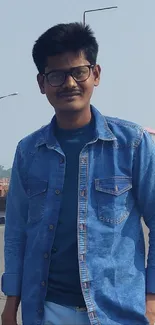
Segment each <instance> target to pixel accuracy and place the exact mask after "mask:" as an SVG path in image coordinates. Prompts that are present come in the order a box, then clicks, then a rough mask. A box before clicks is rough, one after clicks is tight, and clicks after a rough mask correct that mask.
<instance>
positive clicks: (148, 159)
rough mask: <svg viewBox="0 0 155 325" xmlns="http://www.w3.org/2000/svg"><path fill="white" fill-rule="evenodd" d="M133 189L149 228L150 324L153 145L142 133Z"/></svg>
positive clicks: (154, 310) (153, 314)
mask: <svg viewBox="0 0 155 325" xmlns="http://www.w3.org/2000/svg"><path fill="white" fill-rule="evenodd" d="M133 166H134V167H133V189H134V194H135V197H136V199H137V203H138V205H139V209H140V211H141V213H142V215H143V217H144V221H145V223H146V225H147V227H148V228H149V230H150V232H149V254H148V262H147V269H146V310H147V317H148V319H149V320H150V324H151V325H152V324H154V322H155V144H154V142H153V140H152V139H151V137H150V135H149V134H148V133H147V132H145V131H144V134H143V137H142V140H141V143H140V144H139V146H138V147H137V148H136V151H135V157H134V165H133Z"/></svg>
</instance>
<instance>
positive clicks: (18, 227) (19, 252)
mask: <svg viewBox="0 0 155 325" xmlns="http://www.w3.org/2000/svg"><path fill="white" fill-rule="evenodd" d="M21 174H22V158H21V151H20V144H18V146H17V149H16V153H15V157H14V162H13V167H12V175H11V180H10V185H9V191H8V195H7V204H6V222H5V234H4V261H5V271H4V274H3V275H2V281H1V286H2V291H3V292H4V294H5V295H6V296H20V295H21V285H22V271H23V260H24V251H25V244H26V232H25V226H26V218H27V213H28V199H27V196H26V193H25V191H24V188H23V185H22V180H21V176H20V175H21Z"/></svg>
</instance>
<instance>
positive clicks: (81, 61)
mask: <svg viewBox="0 0 155 325" xmlns="http://www.w3.org/2000/svg"><path fill="white" fill-rule="evenodd" d="M84 66H85V67H84ZM37 79H38V84H39V87H40V91H41V93H42V94H45V95H46V96H47V98H48V100H49V102H50V104H51V105H52V106H53V107H54V109H55V111H56V112H61V111H63V112H65V111H66V112H68V111H70V112H71V111H80V110H83V109H86V108H88V107H89V105H90V98H91V96H92V93H93V89H94V87H95V86H98V85H99V81H100V67H99V65H95V66H93V67H91V65H90V62H89V61H87V60H86V58H85V55H84V53H80V54H78V55H76V54H75V53H65V54H61V55H56V56H52V57H48V59H47V66H46V68H45V75H40V74H39V75H38V77H37Z"/></svg>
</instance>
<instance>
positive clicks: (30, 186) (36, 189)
mask: <svg viewBox="0 0 155 325" xmlns="http://www.w3.org/2000/svg"><path fill="white" fill-rule="evenodd" d="M47 187H48V182H47V181H41V180H31V181H30V180H29V181H28V183H27V189H26V193H27V195H28V197H29V198H31V197H33V196H35V195H38V194H41V193H44V192H46V191H47Z"/></svg>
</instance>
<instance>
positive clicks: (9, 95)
mask: <svg viewBox="0 0 155 325" xmlns="http://www.w3.org/2000/svg"><path fill="white" fill-rule="evenodd" d="M17 95H18V93H13V94H8V95H5V96H0V99H3V98H6V97H11V96H17Z"/></svg>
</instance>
